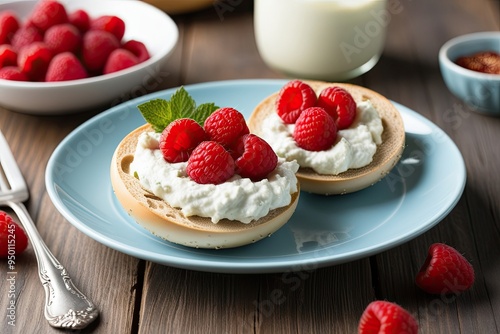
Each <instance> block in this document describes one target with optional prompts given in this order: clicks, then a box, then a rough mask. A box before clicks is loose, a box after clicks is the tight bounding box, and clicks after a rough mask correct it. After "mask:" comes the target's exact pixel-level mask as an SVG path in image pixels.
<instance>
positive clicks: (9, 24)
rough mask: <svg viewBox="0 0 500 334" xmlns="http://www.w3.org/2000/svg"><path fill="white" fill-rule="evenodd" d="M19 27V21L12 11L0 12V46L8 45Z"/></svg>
mask: <svg viewBox="0 0 500 334" xmlns="http://www.w3.org/2000/svg"><path fill="white" fill-rule="evenodd" d="M19 27H20V24H19V19H18V18H17V16H16V14H15V13H14V12H13V11H10V10H4V11H2V12H0V44H9V43H10V42H11V40H12V37H13V36H14V33H15V32H16V31H17V29H19Z"/></svg>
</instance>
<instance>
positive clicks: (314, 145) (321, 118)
mask: <svg viewBox="0 0 500 334" xmlns="http://www.w3.org/2000/svg"><path fill="white" fill-rule="evenodd" d="M336 138H337V126H336V125H335V121H334V120H333V118H332V117H331V116H330V115H328V113H327V112H326V111H325V110H324V109H323V108H319V107H312V108H308V109H306V110H304V111H303V112H302V113H301V114H300V116H299V118H298V119H297V121H296V122H295V129H294V131H293V139H295V142H296V143H297V145H298V146H299V147H301V148H303V149H305V150H308V151H322V150H326V149H329V148H330V147H332V145H333V143H334V142H335V139H336Z"/></svg>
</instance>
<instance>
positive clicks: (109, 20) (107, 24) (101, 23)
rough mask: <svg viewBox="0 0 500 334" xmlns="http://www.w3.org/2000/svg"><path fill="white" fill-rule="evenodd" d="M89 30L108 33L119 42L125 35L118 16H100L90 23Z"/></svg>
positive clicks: (121, 21)
mask: <svg viewBox="0 0 500 334" xmlns="http://www.w3.org/2000/svg"><path fill="white" fill-rule="evenodd" d="M90 29H96V30H104V31H107V32H110V33H112V34H113V35H115V37H116V39H117V40H119V41H121V40H122V38H123V35H124V34H125V22H123V20H122V19H121V18H119V17H118V16H114V15H102V16H99V17H97V18H96V19H94V20H91V21H90Z"/></svg>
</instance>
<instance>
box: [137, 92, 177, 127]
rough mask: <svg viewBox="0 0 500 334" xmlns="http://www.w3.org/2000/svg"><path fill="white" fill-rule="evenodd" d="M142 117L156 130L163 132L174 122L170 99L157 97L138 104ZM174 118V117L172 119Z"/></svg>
mask: <svg viewBox="0 0 500 334" xmlns="http://www.w3.org/2000/svg"><path fill="white" fill-rule="evenodd" d="M137 108H139V111H140V112H141V114H142V117H144V119H145V120H146V122H148V123H149V124H151V126H152V127H153V129H154V130H155V131H156V132H161V131H163V129H165V128H166V127H167V125H168V124H170V122H172V120H173V119H175V118H173V117H174V115H173V112H172V108H171V104H170V101H167V100H163V99H155V100H151V101H148V102H145V103H142V104H140V105H138V106H137ZM172 118H173V119H172Z"/></svg>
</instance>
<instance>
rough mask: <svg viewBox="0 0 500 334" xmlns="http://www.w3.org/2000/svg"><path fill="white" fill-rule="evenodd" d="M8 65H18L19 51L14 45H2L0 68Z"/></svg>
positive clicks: (0, 46)
mask: <svg viewBox="0 0 500 334" xmlns="http://www.w3.org/2000/svg"><path fill="white" fill-rule="evenodd" d="M6 66H17V52H16V51H15V50H14V48H13V47H12V45H10V44H3V45H0V68H3V67H6Z"/></svg>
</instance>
